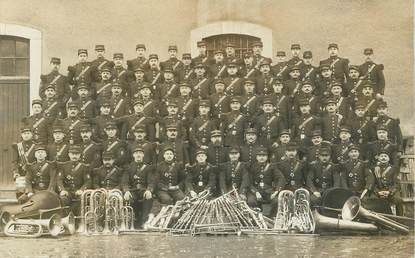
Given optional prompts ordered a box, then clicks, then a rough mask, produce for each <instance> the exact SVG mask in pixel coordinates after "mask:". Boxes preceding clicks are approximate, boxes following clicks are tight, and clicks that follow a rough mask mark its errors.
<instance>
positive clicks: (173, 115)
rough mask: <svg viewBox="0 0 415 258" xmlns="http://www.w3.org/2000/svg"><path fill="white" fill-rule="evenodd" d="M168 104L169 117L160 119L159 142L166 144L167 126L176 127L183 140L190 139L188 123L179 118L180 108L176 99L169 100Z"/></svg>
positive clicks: (178, 135) (179, 136)
mask: <svg viewBox="0 0 415 258" xmlns="http://www.w3.org/2000/svg"><path fill="white" fill-rule="evenodd" d="M166 104H167V116H164V117H162V118H159V121H158V124H159V130H158V137H157V139H158V141H160V142H164V141H165V140H166V139H167V135H166V133H167V126H169V125H175V127H176V128H177V137H178V138H180V139H183V140H187V139H188V135H187V128H186V126H185V125H186V121H182V120H181V118H180V116H179V106H178V104H177V101H176V100H175V99H172V100H169V101H168V103H166Z"/></svg>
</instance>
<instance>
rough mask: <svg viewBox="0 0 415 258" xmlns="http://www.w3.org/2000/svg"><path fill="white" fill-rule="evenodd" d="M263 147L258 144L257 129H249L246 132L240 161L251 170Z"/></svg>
mask: <svg viewBox="0 0 415 258" xmlns="http://www.w3.org/2000/svg"><path fill="white" fill-rule="evenodd" d="M260 147H263V146H261V145H260V143H259V142H258V136H257V130H256V129H255V128H251V127H249V128H247V129H246V130H245V138H244V144H243V145H242V146H241V148H240V160H241V161H242V162H244V163H245V164H246V167H247V168H250V167H251V166H252V164H254V163H255V161H256V153H257V152H258V149H259V148H260Z"/></svg>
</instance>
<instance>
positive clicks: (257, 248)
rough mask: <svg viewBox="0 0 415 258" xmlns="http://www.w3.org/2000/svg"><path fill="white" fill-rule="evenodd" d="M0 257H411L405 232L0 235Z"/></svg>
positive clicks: (409, 238)
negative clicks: (403, 233) (287, 234)
mask: <svg viewBox="0 0 415 258" xmlns="http://www.w3.org/2000/svg"><path fill="white" fill-rule="evenodd" d="M0 257H1V258H6V257H30V258H32V257H48V258H49V257H68V258H69V257H88V258H89V257H117V258H118V257H186V258H187V257H284V258H285V257H326V258H328V257H365V258H366V257H376V258H380V257H388V258H389V257H390V258H392V257H393V258H398V257H399V258H401V257H414V235H413V234H412V235H410V236H347V237H346V236H241V237H236V236H227V237H203V236H201V237H172V236H165V235H128V236H93V237H86V236H63V237H59V238H57V239H51V238H41V239H14V238H6V237H0Z"/></svg>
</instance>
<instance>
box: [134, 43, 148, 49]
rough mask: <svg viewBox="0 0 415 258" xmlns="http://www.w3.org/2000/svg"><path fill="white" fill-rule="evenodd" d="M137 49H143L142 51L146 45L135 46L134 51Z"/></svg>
mask: <svg viewBox="0 0 415 258" xmlns="http://www.w3.org/2000/svg"><path fill="white" fill-rule="evenodd" d="M139 48H144V49H146V45H144V44H137V45H136V46H135V50H137V49H139Z"/></svg>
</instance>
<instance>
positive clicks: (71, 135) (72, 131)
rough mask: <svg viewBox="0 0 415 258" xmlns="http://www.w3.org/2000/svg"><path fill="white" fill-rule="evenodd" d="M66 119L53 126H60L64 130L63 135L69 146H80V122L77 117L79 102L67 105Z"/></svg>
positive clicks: (56, 122)
mask: <svg viewBox="0 0 415 258" xmlns="http://www.w3.org/2000/svg"><path fill="white" fill-rule="evenodd" d="M67 110H68V111H67V113H68V117H67V118H65V119H62V120H60V121H55V124H61V125H62V126H63V128H64V130H65V134H66V136H67V137H68V138H67V140H68V141H69V144H80V143H81V133H80V130H79V129H80V126H81V124H82V120H81V119H80V117H79V102H77V101H71V102H68V103H67Z"/></svg>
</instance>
